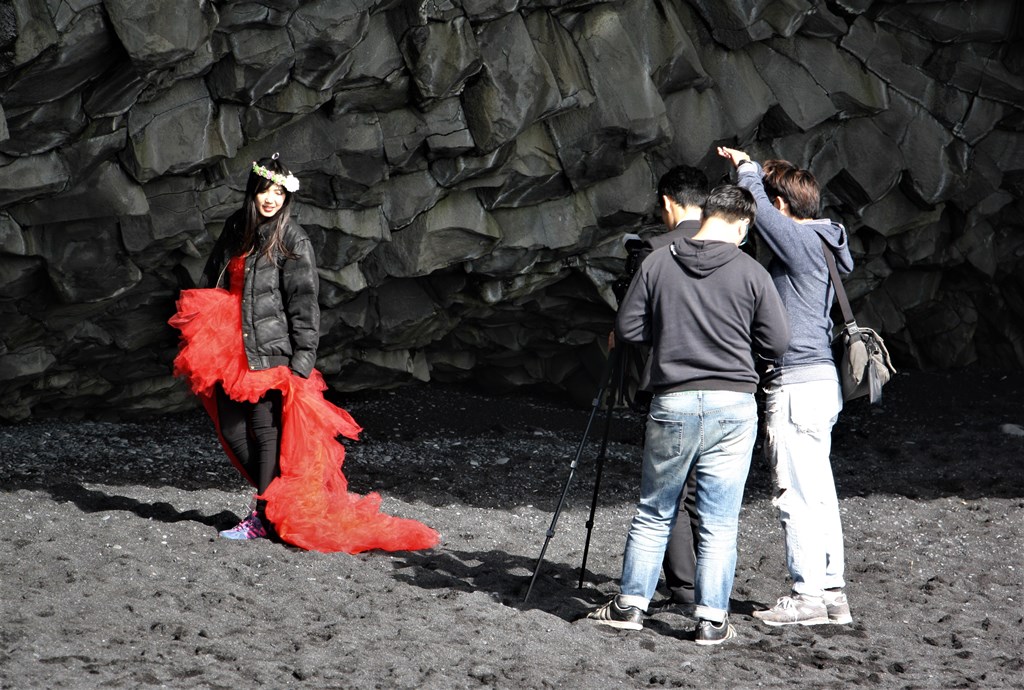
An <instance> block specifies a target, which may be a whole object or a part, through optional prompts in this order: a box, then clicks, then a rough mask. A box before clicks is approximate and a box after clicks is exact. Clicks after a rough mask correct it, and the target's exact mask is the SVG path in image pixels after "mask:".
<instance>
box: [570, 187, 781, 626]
mask: <svg viewBox="0 0 1024 690" xmlns="http://www.w3.org/2000/svg"><path fill="white" fill-rule="evenodd" d="M754 208H755V204H754V199H753V197H752V196H751V194H750V192H748V191H746V190H744V189H741V188H739V187H736V186H733V185H726V186H723V187H718V188H716V189H715V190H713V191H712V192H711V193H710V194H709V195H708V198H707V201H706V203H705V205H704V210H703V213H702V217H701V227H700V230H699V231H698V232H697V234H696V235H694V237H693V238H692V239H689V238H682V239H679V240H677V241H675V242H674V243H672V244H671V245H668V246H665V247H662V248H660V249H656V250H655V251H654V252H652V253H651V254H650V256H648V257H647V258H646V259H645V260H644V262H643V264H642V265H641V266H640V270H639V271H638V272H637V275H636V277H635V278H634V280H633V282H632V283H631V284H630V286H629V290H628V291H627V292H626V295H625V297H624V298H623V300H622V304H621V305H620V306H619V311H618V315H617V316H616V320H615V333H616V337H617V339H618V340H620V341H622V342H627V343H635V344H645V345H650V346H651V372H650V382H651V389H652V391H653V392H654V399H653V400H652V401H651V411H650V414H649V416H648V419H647V430H646V437H645V439H644V451H643V469H642V474H641V480H640V502H639V503H638V504H637V509H636V516H635V517H634V518H633V521H632V524H631V525H630V528H629V536H628V538H627V539H626V550H625V554H624V556H623V563H622V579H621V581H620V583H619V584H620V594H618V595H616V596H615V597H614V598H613V599H612V600H611V601H609V602H608V603H607V604H605V605H604V606H601V607H600V608H598V609H596V610H594V611H592V612H591V613H590V614H589V615H588V617H589V618H591V619H593V620H595V621H597V622H598V623H601V624H603V625H609V626H612V627H615V628H621V629H626V630H640V629H642V628H643V622H642V620H643V612H644V611H646V610H647V607H648V605H649V604H650V601H651V597H652V596H653V595H654V591H655V588H656V587H657V585H658V576H659V574H660V571H661V564H662V557H663V556H664V553H665V545H666V543H667V541H668V537H669V532H670V531H671V529H672V526H673V524H674V522H675V520H676V514H677V512H678V507H679V496H680V493H681V492H682V490H683V486H684V484H685V483H686V480H687V476H688V475H689V474H690V473H691V472H696V473H697V514H698V516H699V520H700V539H699V544H698V547H697V578H696V580H697V581H696V603H697V606H696V611H695V614H696V616H697V618H698V623H697V629H696V631H695V633H696V641H697V644H702V645H711V644H719V643H721V642H724V641H725V640H727V639H729V638H730V637H734V636H735V631H734V630H733V628H732V626H731V625H730V624H729V595H730V593H731V592H732V584H733V579H734V577H735V574H736V532H737V525H738V522H739V512H740V504H741V503H742V500H743V487H744V484H745V483H746V479H747V472H748V471H749V469H750V455H751V452H752V451H753V448H754V438H755V436H756V434H757V404H756V403H755V402H754V392H755V391H756V390H757V384H758V375H757V370H756V367H755V364H754V359H755V355H760V356H763V357H765V358H767V359H774V358H776V357H778V356H780V355H781V354H782V353H783V352H784V351H785V349H786V345H787V344H788V342H789V327H788V325H787V321H786V314H785V311H783V308H782V302H781V300H780V299H779V295H778V292H777V291H776V289H775V287H774V286H773V285H772V281H771V278H770V276H769V275H768V272H767V271H766V270H765V269H764V268H763V267H762V266H761V265H760V264H758V263H757V262H756V261H755V260H754V259H752V258H751V257H750V256H748V255H747V254H745V253H744V252H743V251H741V250H740V249H739V245H740V244H742V242H743V241H744V240H745V238H746V235H747V230H748V228H749V226H750V223H751V222H752V221H753V218H754Z"/></svg>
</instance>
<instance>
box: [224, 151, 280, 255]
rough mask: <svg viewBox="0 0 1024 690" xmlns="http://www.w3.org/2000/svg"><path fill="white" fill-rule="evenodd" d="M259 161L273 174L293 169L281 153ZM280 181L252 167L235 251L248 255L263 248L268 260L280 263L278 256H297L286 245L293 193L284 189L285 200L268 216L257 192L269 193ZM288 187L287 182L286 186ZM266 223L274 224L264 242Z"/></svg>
mask: <svg viewBox="0 0 1024 690" xmlns="http://www.w3.org/2000/svg"><path fill="white" fill-rule="evenodd" d="M256 164H257V165H259V166H261V167H263V168H266V169H267V170H269V171H270V172H271V173H277V174H281V175H290V174H291V171H290V170H288V169H287V168H286V167H284V164H282V163H281V160H280V159H279V158H277V154H275V155H274V157H271V158H261V159H259V160H258V161H256ZM275 184H277V183H276V182H274V181H273V180H270V179H267V178H266V177H263V176H262V175H259V174H257V173H256V172H255V171H254V170H253V169H252V168H250V169H249V179H248V180H247V181H246V183H245V200H244V201H243V202H242V224H241V227H239V228H238V232H239V234H238V236H237V237H236V238H235V241H236V245H235V253H236V254H248V253H249V252H254V251H259V252H261V253H262V254H263V255H264V256H265V257H266V258H267V260H268V261H271V262H273V263H277V261H278V257H287V258H293V257H294V255H293V254H292V253H291V251H290V250H289V249H288V248H287V247H285V246H284V244H283V237H284V228H285V226H286V225H288V221H289V219H290V218H291V213H292V196H294V195H293V194H292V192H289V191H288V190H287V189H285V191H284V203H282V204H281V208H280V209H278V211H277V213H276V214H275V215H274V217H273V218H270V219H267V218H264V217H263V216H262V215H261V214H260V211H259V206H258V204H257V202H256V195H257V194H260V193H262V192H265V191H266V190H267V189H269V188H270V187H271V186H272V185H275ZM282 188H284V185H282ZM264 223H272V224H273V225H272V226H271V227H270V231H269V232H267V233H265V234H266V240H265V241H263V242H261V239H260V232H259V227H260V226H261V225H263V224H264Z"/></svg>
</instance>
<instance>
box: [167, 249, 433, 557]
mask: <svg viewBox="0 0 1024 690" xmlns="http://www.w3.org/2000/svg"><path fill="white" fill-rule="evenodd" d="M244 266H245V261H244V258H243V257H236V258H234V259H232V260H231V262H230V263H229V264H228V271H229V272H230V276H231V285H232V290H231V291H230V292H229V291H227V290H223V289H221V288H210V289H196V290H183V291H182V292H181V296H180V297H179V299H178V304H177V307H178V309H177V312H176V313H175V315H174V316H173V317H171V319H170V321H169V323H170V324H171V326H173V327H174V328H176V329H178V330H179V331H181V347H180V351H179V353H178V356H177V357H176V358H175V360H174V374H175V375H176V376H181V377H184V378H185V379H187V380H188V383H189V386H190V387H191V388H192V391H193V392H194V393H195V394H196V395H197V396H199V398H200V400H201V401H202V403H203V406H204V407H205V408H206V411H207V412H208V413H209V415H210V417H211V418H212V419H213V423H214V425H215V426H216V427H217V435H218V437H220V440H221V445H223V446H224V450H225V451H226V452H227V454H228V457H229V458H231V461H232V463H233V464H234V465H235V467H236V468H238V470H239V471H240V472H241V473H242V476H244V477H245V478H246V479H247V480H248V481H249V482H250V483H253V484H254V482H253V481H252V479H251V478H250V477H249V476H248V475H247V474H246V472H245V470H244V469H243V468H242V466H241V464H240V463H239V462H238V459H237V458H235V457H234V455H233V454H232V452H231V450H230V449H229V448H228V446H227V444H226V443H224V438H223V437H222V436H221V435H220V425H219V422H218V420H217V404H216V400H215V397H214V394H215V390H216V386H217V384H220V385H222V386H223V387H224V390H225V392H226V393H227V394H228V396H229V397H230V398H231V399H233V400H238V401H249V402H256V401H257V400H259V398H260V397H262V396H263V395H264V394H265V393H266V392H267V391H268V390H272V389H276V390H279V391H281V393H282V397H283V405H282V411H281V427H282V429H281V462H280V465H281V474H280V476H278V477H277V478H275V479H274V481H272V482H271V484H270V486H269V487H268V488H267V490H266V491H265V492H264V493H263V495H262V496H259V498H262V499H265V500H266V501H267V509H266V515H267V518H268V519H269V520H270V522H271V523H272V524H273V526H274V529H275V530H276V532H277V534H278V535H279V536H280V537H281V539H283V540H284V541H286V542H288V543H289V544H294V545H295V546H299V547H301V548H304V549H310V550H313V551H327V552H333V551H344V552H347V553H359V552H360V551H368V550H370V549H383V550H385V551H411V550H416V549H428V548H430V547H432V546H435V545H436V544H437V543H438V542H439V541H440V538H439V536H438V534H437V532H435V531H434V530H432V529H430V528H429V527H427V526H426V525H424V524H422V523H420V522H417V521H416V520H409V519H404V518H397V517H392V516H391V515H387V514H385V513H381V512H380V501H381V499H380V495H379V494H377V493H370V494H368V495H366V496H360V495H359V494H354V493H349V492H348V482H347V481H346V479H345V475H344V474H342V471H341V465H342V463H343V462H344V460H345V446H343V445H342V444H341V443H340V442H339V441H338V438H337V437H338V436H345V437H347V438H351V439H356V438H358V437H359V432H360V431H362V429H361V428H360V426H359V425H358V424H356V422H355V420H354V419H352V416H351V415H349V413H348V412H346V411H345V410H343V409H341V408H339V407H336V406H335V405H333V404H331V403H330V402H328V401H327V400H325V399H324V396H323V391H325V390H326V389H327V384H326V383H325V382H324V379H323V376H322V375H321V374H320V372H319V371H317V370H315V369H314V370H313V372H312V374H311V375H310V377H309V378H308V379H304V378H302V377H301V376H297V375H295V374H293V373H292V372H291V371H290V370H289V369H288V367H285V366H279V367H274V368H272V369H265V370H262V371H251V370H250V369H249V362H248V359H247V358H246V356H245V349H244V347H243V345H242V307H241V292H242V285H243V282H244V280H243V275H242V273H243V271H244Z"/></svg>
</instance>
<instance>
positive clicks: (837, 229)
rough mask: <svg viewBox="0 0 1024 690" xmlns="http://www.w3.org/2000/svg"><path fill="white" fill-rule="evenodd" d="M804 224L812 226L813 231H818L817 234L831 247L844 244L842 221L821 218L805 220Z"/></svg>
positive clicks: (844, 230)
mask: <svg viewBox="0 0 1024 690" xmlns="http://www.w3.org/2000/svg"><path fill="white" fill-rule="evenodd" d="M804 225H806V226H808V227H810V228H813V229H814V232H816V233H818V236H819V237H821V239H823V240H825V243H826V244H827V245H828V246H830V247H832V249H841V248H842V247H845V246H846V228H845V227H843V225H842V223H836V222H835V221H833V220H829V219H828V218H822V219H820V220H810V221H807V222H805V223H804Z"/></svg>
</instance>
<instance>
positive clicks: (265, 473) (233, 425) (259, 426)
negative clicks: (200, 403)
mask: <svg viewBox="0 0 1024 690" xmlns="http://www.w3.org/2000/svg"><path fill="white" fill-rule="evenodd" d="M217 416H218V418H219V419H220V433H221V435H222V436H223V437H224V440H225V441H226V442H227V444H228V447H229V448H230V449H231V452H232V453H234V454H235V457H236V458H238V462H240V463H241V464H242V467H244V468H245V471H246V472H247V473H248V474H249V477H250V478H252V480H253V481H254V482H256V491H257V492H258V493H261V494H262V493H263V492H264V491H266V490H267V487H268V486H270V482H272V481H273V480H274V477H276V476H277V475H278V474H279V473H280V462H279V458H280V444H281V391H276V390H271V391H267V394H266V395H264V396H263V397H262V398H260V399H259V400H258V401H257V402H255V403H250V402H238V401H237V400H232V399H231V398H229V397H228V396H227V393H225V392H224V390H223V389H222V388H221V387H220V386H218V387H217Z"/></svg>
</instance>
